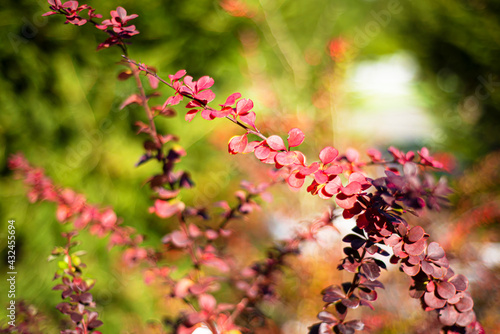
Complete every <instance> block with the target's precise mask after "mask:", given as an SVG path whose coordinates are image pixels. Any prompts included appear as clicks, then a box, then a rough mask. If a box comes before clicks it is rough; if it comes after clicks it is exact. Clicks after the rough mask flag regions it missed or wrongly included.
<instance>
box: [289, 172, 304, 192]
mask: <svg viewBox="0 0 500 334" xmlns="http://www.w3.org/2000/svg"><path fill="white" fill-rule="evenodd" d="M286 181H287V183H288V185H289V186H290V187H292V188H300V187H302V185H303V184H304V181H305V176H302V175H301V174H299V173H298V172H294V173H292V174H290V176H289V177H288V178H287V180H286Z"/></svg>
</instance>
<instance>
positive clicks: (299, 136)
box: [288, 128, 305, 147]
mask: <svg viewBox="0 0 500 334" xmlns="http://www.w3.org/2000/svg"><path fill="white" fill-rule="evenodd" d="M304 138H305V135H304V133H303V132H302V130H300V129H299V128H293V129H291V130H290V131H288V146H289V147H297V146H299V145H300V144H302V142H303V141H304Z"/></svg>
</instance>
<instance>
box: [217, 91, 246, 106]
mask: <svg viewBox="0 0 500 334" xmlns="http://www.w3.org/2000/svg"><path fill="white" fill-rule="evenodd" d="M240 97H241V94H240V93H233V94H231V95H229V97H228V98H227V99H226V102H225V103H224V104H221V105H220V106H221V107H230V106H232V105H233V104H234V103H235V102H236V100H237V99H239V98H240Z"/></svg>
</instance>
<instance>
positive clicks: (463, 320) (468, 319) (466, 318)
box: [456, 310, 484, 333]
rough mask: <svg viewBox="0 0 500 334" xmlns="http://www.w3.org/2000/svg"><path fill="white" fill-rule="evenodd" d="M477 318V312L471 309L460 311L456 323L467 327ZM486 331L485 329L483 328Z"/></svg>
mask: <svg viewBox="0 0 500 334" xmlns="http://www.w3.org/2000/svg"><path fill="white" fill-rule="evenodd" d="M475 320H476V314H475V313H474V311H472V310H470V311H468V312H464V313H459V314H458V319H457V322H456V324H457V325H458V326H462V327H466V326H468V325H470V324H471V323H472V322H473V321H475ZM483 333H484V330H483Z"/></svg>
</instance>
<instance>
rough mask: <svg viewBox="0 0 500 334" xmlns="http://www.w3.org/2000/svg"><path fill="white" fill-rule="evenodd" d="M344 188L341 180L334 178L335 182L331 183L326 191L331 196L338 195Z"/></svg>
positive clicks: (326, 187) (326, 186) (327, 185)
mask: <svg viewBox="0 0 500 334" xmlns="http://www.w3.org/2000/svg"><path fill="white" fill-rule="evenodd" d="M341 187H342V181H341V180H340V178H339V177H338V176H337V177H336V178H334V179H333V180H331V181H329V182H328V183H327V184H326V185H325V187H324V189H325V191H326V192H327V193H329V194H331V195H336V194H338V192H339V191H340V188H341Z"/></svg>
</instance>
